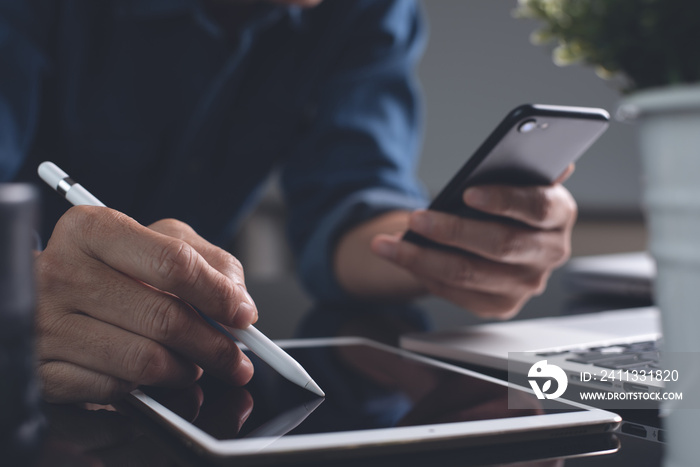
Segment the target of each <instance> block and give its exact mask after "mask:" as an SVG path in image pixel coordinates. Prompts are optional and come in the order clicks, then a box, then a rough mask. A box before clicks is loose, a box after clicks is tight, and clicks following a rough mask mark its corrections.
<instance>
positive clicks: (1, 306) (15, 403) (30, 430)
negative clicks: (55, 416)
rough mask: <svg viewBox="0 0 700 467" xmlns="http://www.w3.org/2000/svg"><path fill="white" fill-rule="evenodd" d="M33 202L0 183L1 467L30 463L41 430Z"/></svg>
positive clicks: (24, 188)
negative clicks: (35, 333)
mask: <svg viewBox="0 0 700 467" xmlns="http://www.w3.org/2000/svg"><path fill="white" fill-rule="evenodd" d="M38 199H39V198H38V194H37V192H36V189H35V188H34V187H33V186H32V185H28V184H20V183H7V184H2V183H0V453H2V454H0V463H2V462H5V461H10V462H14V463H12V464H8V465H29V464H30V463H31V462H32V460H33V458H34V456H35V454H36V452H37V450H38V446H39V442H40V436H41V432H42V425H43V418H42V417H41V414H40V411H39V399H40V397H39V390H38V386H37V382H36V379H35V377H34V347H33V332H32V331H33V319H34V307H35V294H34V273H33V262H34V261H33V260H34V253H33V250H34V249H35V248H36V246H37V245H36V244H37V240H36V239H37V236H36V235H37V234H36V231H37V229H36V227H37V220H38V211H39V207H38V203H39V202H38Z"/></svg>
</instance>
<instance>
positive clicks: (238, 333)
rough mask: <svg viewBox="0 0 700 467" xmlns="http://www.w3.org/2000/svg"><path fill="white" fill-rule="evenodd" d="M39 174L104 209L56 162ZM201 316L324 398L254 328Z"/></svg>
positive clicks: (71, 197) (73, 198) (75, 199)
mask: <svg viewBox="0 0 700 467" xmlns="http://www.w3.org/2000/svg"><path fill="white" fill-rule="evenodd" d="M38 172H39V176H40V177H41V179H42V180H44V181H45V182H46V183H47V184H48V185H49V186H50V187H51V188H53V189H54V190H56V191H57V192H58V193H59V194H61V195H63V196H64V197H65V198H66V199H67V200H68V201H70V202H71V203H72V204H73V205H75V206H78V205H89V206H105V205H104V204H103V203H102V202H101V201H100V200H99V199H97V198H95V197H94V196H93V195H92V194H91V193H90V192H89V191H87V190H86V189H85V188H83V187H82V185H80V184H79V183H76V182H75V181H73V180H72V179H71V178H70V177H69V176H68V174H67V173H65V172H64V171H63V170H61V169H60V168H59V167H58V166H57V165H56V164H54V163H53V162H42V163H41V164H39V170H38ZM200 315H202V317H203V318H204V319H205V320H206V321H207V322H208V323H209V324H211V325H212V326H214V327H215V328H217V329H218V330H219V331H221V332H223V333H224V334H227V335H229V336H230V335H231V334H233V336H234V337H235V338H236V339H238V340H239V341H241V342H242V343H243V344H245V345H246V346H247V347H248V348H249V349H250V350H251V351H252V352H253V353H254V354H255V355H257V356H258V357H260V359H261V360H262V361H264V362H265V363H267V364H268V365H270V366H271V367H272V368H274V369H275V370H276V371H277V372H278V373H279V374H280V375H282V376H284V377H285V378H287V379H288V380H289V381H291V382H293V383H295V384H298V385H299V386H301V387H303V388H305V389H308V390H309V391H311V392H313V393H314V394H318V395H319V396H321V397H325V396H326V394H325V393H324V392H323V391H322V390H321V388H320V387H318V385H317V384H316V383H315V382H314V380H313V379H311V376H309V374H308V373H307V372H306V370H304V367H302V366H301V365H300V364H299V362H297V361H296V360H294V359H293V358H292V357H290V356H289V355H288V354H287V353H286V352H285V351H284V350H282V349H281V348H280V347H279V346H278V345H277V344H275V343H274V342H272V341H271V340H270V339H269V338H268V337H267V336H265V335H264V334H263V333H262V332H260V331H258V330H257V329H256V328H255V327H254V326H248V327H247V328H246V329H233V328H231V329H226V328H224V327H223V326H221V325H220V324H219V323H217V322H216V321H214V320H213V319H211V318H209V317H208V316H206V315H205V314H203V313H201V312H200ZM229 331H230V332H229Z"/></svg>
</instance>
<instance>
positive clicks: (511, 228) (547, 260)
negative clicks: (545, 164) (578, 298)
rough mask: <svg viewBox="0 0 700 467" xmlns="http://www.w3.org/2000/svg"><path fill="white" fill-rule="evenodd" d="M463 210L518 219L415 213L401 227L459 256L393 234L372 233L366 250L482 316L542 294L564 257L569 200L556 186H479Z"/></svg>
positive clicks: (500, 313)
mask: <svg viewBox="0 0 700 467" xmlns="http://www.w3.org/2000/svg"><path fill="white" fill-rule="evenodd" d="M463 199H464V202H465V204H466V205H468V206H470V207H473V208H476V209H478V210H480V211H484V212H487V213H490V214H495V215H498V216H503V217H507V218H510V219H514V220H517V221H519V222H518V223H512V222H508V223H506V222H499V221H498V220H473V219H467V218H462V217H458V216H454V215H450V214H445V213H440V212H435V211H416V212H414V213H412V214H411V215H410V216H409V219H408V227H409V228H410V229H411V230H413V231H415V232H416V233H419V234H421V235H422V236H424V237H427V238H429V239H431V240H433V241H436V242H438V243H441V244H444V245H449V246H452V247H456V248H458V249H460V250H462V251H464V254H460V253H449V252H445V251H438V250H436V249H432V248H422V247H419V246H417V245H414V244H412V243H409V242H405V241H401V236H400V235H394V236H390V235H378V236H377V237H375V238H374V239H373V241H372V250H373V251H374V252H376V253H377V254H379V255H381V256H382V257H384V258H386V259H388V260H390V261H391V262H393V263H394V264H397V265H399V266H401V267H402V268H405V269H406V270H408V271H410V272H411V273H412V274H413V276H414V277H415V278H417V279H418V281H419V282H420V283H422V284H423V285H424V286H425V287H426V288H427V290H428V291H430V292H431V293H433V294H435V295H439V296H441V297H444V298H446V299H448V300H450V301H451V302H453V303H455V304H457V305H460V306H462V307H464V308H467V309H469V310H471V311H473V312H475V313H477V314H479V315H481V316H484V317H494V318H504V319H505V318H509V317H512V316H513V315H515V314H516V313H517V312H518V311H519V310H520V308H521V307H522V306H523V304H524V303H525V302H526V301H527V300H528V299H529V298H530V297H532V296H533V295H537V294H540V293H542V292H543V291H544V289H545V286H546V283H547V279H548V278H549V275H550V273H551V272H552V270H553V269H555V268H556V267H558V266H560V265H561V264H563V263H564V262H565V261H566V260H567V259H568V258H569V255H570V250H571V245H570V239H571V231H572V229H573V225H574V223H575V220H576V213H577V208H576V202H575V201H574V199H573V197H572V196H571V194H570V193H569V192H568V191H567V190H566V188H564V187H563V186H562V185H561V184H560V183H555V184H554V185H551V186H535V187H514V186H495V185H494V186H480V187H475V188H470V189H468V190H466V191H465V192H464V196H463Z"/></svg>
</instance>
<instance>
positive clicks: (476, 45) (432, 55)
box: [419, 0, 640, 215]
mask: <svg viewBox="0 0 700 467" xmlns="http://www.w3.org/2000/svg"><path fill="white" fill-rule="evenodd" d="M423 6H424V10H425V12H426V14H427V17H428V20H429V25H430V40H429V44H428V48H427V50H426V53H425V56H424V59H423V61H422V63H421V65H420V70H419V74H420V78H421V81H422V83H423V91H424V99H425V105H426V138H425V144H424V151H423V158H422V161H421V165H420V175H421V178H422V179H423V180H424V181H425V183H426V184H427V186H428V188H429V190H430V192H431V193H432V194H435V193H436V192H437V191H438V190H439V189H440V188H441V187H442V185H443V184H444V183H445V182H446V181H447V180H448V179H449V178H450V176H451V175H452V174H453V173H454V172H455V171H456V170H457V169H458V168H459V167H460V166H461V164H462V163H463V162H464V160H465V159H466V158H467V157H468V156H469V155H470V154H471V153H472V151H473V150H475V149H476V148H477V147H478V146H479V145H480V144H481V142H482V141H483V140H484V138H486V136H487V135H488V134H489V133H490V131H491V130H492V129H493V128H494V127H495V126H496V125H497V124H498V123H499V122H500V120H501V119H502V118H503V116H505V114H506V113H507V112H508V111H509V110H511V109H512V108H513V107H516V106H517V105H519V104H522V103H540V104H558V105H580V106H593V107H603V108H605V109H607V110H608V111H609V112H610V113H611V114H614V112H615V110H616V107H617V105H618V102H619V99H620V93H619V92H618V91H617V89H615V88H614V87H613V85H612V84H611V83H609V82H606V81H604V80H602V79H601V78H599V77H598V76H596V75H595V73H594V72H593V70H592V69H591V68H588V67H583V66H569V67H564V68H561V67H557V66H556V65H554V64H553V62H552V60H551V55H550V51H551V47H543V46H534V45H532V44H531V43H530V40H529V36H530V33H531V32H532V31H533V30H535V29H536V28H537V26H538V23H537V22H534V21H531V20H524V19H514V18H513V17H512V14H511V12H512V10H513V9H514V8H515V7H516V6H517V1H516V0H423ZM566 185H567V187H568V188H569V190H570V191H571V192H572V193H573V194H574V196H575V198H576V199H577V201H578V203H579V208H580V210H581V212H582V214H592V215H597V214H607V215H609V214H614V215H620V214H627V213H630V214H638V213H639V209H640V168H639V162H638V160H637V155H636V147H635V143H634V135H633V128H632V127H631V126H630V125H627V124H624V123H619V122H613V123H612V124H611V126H610V128H609V129H608V131H607V132H606V134H604V135H603V136H602V137H601V139H600V140H599V141H598V142H597V143H596V144H595V145H594V146H592V147H591V149H590V150H589V151H588V152H587V153H586V154H585V155H584V156H583V157H582V158H581V159H580V160H579V163H578V164H577V168H576V172H575V174H574V176H573V177H572V178H571V179H570V180H569V181H568V182H567V184H566Z"/></svg>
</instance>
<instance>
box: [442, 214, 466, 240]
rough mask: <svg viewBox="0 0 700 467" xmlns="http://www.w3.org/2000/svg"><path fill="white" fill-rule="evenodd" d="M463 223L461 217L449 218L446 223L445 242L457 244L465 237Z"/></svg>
mask: <svg viewBox="0 0 700 467" xmlns="http://www.w3.org/2000/svg"><path fill="white" fill-rule="evenodd" d="M464 228H465V227H464V222H463V219H462V218H461V217H457V216H450V218H449V220H447V221H446V229H445V235H446V237H445V240H447V241H449V242H458V241H459V240H460V239H462V238H464V237H465V231H464Z"/></svg>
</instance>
